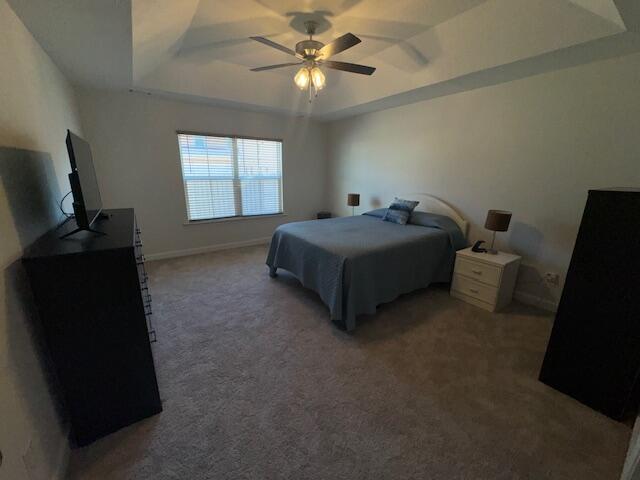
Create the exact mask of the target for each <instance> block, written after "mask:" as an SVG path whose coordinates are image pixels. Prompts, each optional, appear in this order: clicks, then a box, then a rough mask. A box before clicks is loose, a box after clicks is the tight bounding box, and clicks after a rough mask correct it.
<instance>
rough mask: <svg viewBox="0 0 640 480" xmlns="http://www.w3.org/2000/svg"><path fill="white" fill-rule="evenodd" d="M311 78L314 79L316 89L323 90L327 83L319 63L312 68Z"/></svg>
mask: <svg viewBox="0 0 640 480" xmlns="http://www.w3.org/2000/svg"><path fill="white" fill-rule="evenodd" d="M311 80H312V81H313V86H314V87H316V90H322V89H323V88H324V86H325V85H326V78H325V76H324V73H322V70H320V67H318V66H317V65H316V66H314V67H313V68H312V69H311Z"/></svg>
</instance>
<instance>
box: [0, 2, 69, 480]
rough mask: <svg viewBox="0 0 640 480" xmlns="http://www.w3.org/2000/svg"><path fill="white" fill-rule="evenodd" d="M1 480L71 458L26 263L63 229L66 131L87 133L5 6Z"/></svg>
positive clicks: (31, 475)
mask: <svg viewBox="0 0 640 480" xmlns="http://www.w3.org/2000/svg"><path fill="white" fill-rule="evenodd" d="M0 65H1V67H0V106H1V107H0V449H1V450H2V452H3V454H4V462H3V465H2V467H0V479H11V480H28V479H29V480H32V479H45V478H46V479H50V478H55V477H56V476H58V475H59V474H61V473H62V469H63V468H64V466H65V460H66V455H67V453H68V447H67V439H66V427H65V426H64V425H63V422H62V421H61V420H60V419H59V415H58V414H57V411H56V407H55V405H56V402H54V400H53V397H52V395H51V393H50V391H49V383H50V382H48V377H47V373H46V372H47V369H46V368H43V367H44V365H43V360H42V356H41V354H40V353H39V352H40V351H41V349H40V348H39V347H38V346H36V345H38V341H37V340H36V338H37V337H35V336H34V335H33V329H32V327H31V326H32V325H33V324H32V321H33V303H32V301H31V299H30V293H29V289H28V287H27V285H26V280H25V277H24V273H23V271H22V268H21V264H20V261H19V258H20V256H21V253H22V249H23V248H24V247H25V246H27V245H28V244H30V243H31V242H32V241H33V240H34V239H35V238H36V237H37V236H39V235H40V234H42V233H44V232H45V231H47V230H48V229H50V228H52V227H53V226H55V224H56V222H58V221H59V220H60V215H59V212H58V211H57V206H56V202H57V201H59V200H60V196H61V192H64V191H66V190H68V188H69V186H68V182H67V180H66V174H67V172H68V171H69V160H68V156H67V153H66V148H65V143H64V140H65V129H66V128H72V129H74V130H77V131H79V130H80V124H79V117H78V115H77V112H76V107H75V97H74V93H73V90H72V88H71V86H70V85H69V84H68V83H67V81H66V80H65V78H64V77H63V76H62V74H61V73H60V72H59V71H58V69H57V68H56V67H55V66H54V64H53V63H52V62H51V60H50V59H49V57H48V56H47V55H46V54H45V53H44V51H43V50H42V49H41V48H40V46H39V45H38V44H37V43H36V41H35V40H34V39H33V37H32V36H31V34H30V33H29V32H28V31H27V29H26V28H25V27H24V25H23V24H22V23H21V22H20V20H19V19H18V17H17V16H16V15H15V14H14V12H13V11H12V10H11V8H10V7H9V6H8V5H7V3H6V1H5V0H0Z"/></svg>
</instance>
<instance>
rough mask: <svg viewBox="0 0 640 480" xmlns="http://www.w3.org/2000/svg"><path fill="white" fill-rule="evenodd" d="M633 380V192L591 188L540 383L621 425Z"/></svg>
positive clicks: (639, 310) (636, 286)
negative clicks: (613, 419) (618, 421)
mask: <svg viewBox="0 0 640 480" xmlns="http://www.w3.org/2000/svg"><path fill="white" fill-rule="evenodd" d="M639 378H640V190H632V189H608V190H591V191H590V192H589V196H588V199H587V205H586V207H585V210H584V213H583V216H582V223H581V224H580V231H579V232H578V238H577V240H576V244H575V248H574V250H573V256H572V257H571V264H570V266H569V271H568V273H567V278H566V283H565V286H564V290H563V292H562V298H561V300H560V305H559V308H558V313H557V315H556V319H555V323H554V325H553V330H552V332H551V338H550V339H549V345H548V347H547V353H546V356H545V358H544V363H543V365H542V370H541V372H540V380H541V381H543V382H544V383H546V384H548V385H550V386H551V387H553V388H555V389H557V390H560V391H561V392H564V393H566V394H568V395H570V396H572V397H573V398H575V399H577V400H579V401H580V402H582V403H584V404H586V405H588V406H590V407H592V408H594V409H596V410H598V411H600V412H602V413H604V414H605V415H608V416H609V417H612V418H615V419H618V420H621V419H623V418H624V417H625V416H627V415H630V414H634V413H635V412H636V410H637V408H638V404H639V398H640V395H639V394H640V381H639Z"/></svg>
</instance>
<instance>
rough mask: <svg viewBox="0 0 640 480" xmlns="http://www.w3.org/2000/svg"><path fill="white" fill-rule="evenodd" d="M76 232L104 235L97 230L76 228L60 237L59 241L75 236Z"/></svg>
mask: <svg viewBox="0 0 640 480" xmlns="http://www.w3.org/2000/svg"><path fill="white" fill-rule="evenodd" d="M78 232H91V233H95V234H96V235H106V233H104V232H99V231H98V230H93V229H92V228H81V227H78V228H76V229H75V230H71V231H70V232H69V233H65V234H64V235H62V236H61V237H60V240H62V239H63V238H67V237H70V236H71V235H75V234H76V233H78Z"/></svg>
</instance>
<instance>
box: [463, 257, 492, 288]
mask: <svg viewBox="0 0 640 480" xmlns="http://www.w3.org/2000/svg"><path fill="white" fill-rule="evenodd" d="M455 273H459V274H460V275H464V276H466V277H469V278H473V279H475V280H478V281H480V282H482V283H486V284H489V285H493V286H494V287H497V286H499V285H500V268H499V267H496V266H494V265H488V264H486V263H480V262H474V261H473V260H467V259H466V258H464V257H462V256H458V257H456V269H455Z"/></svg>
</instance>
